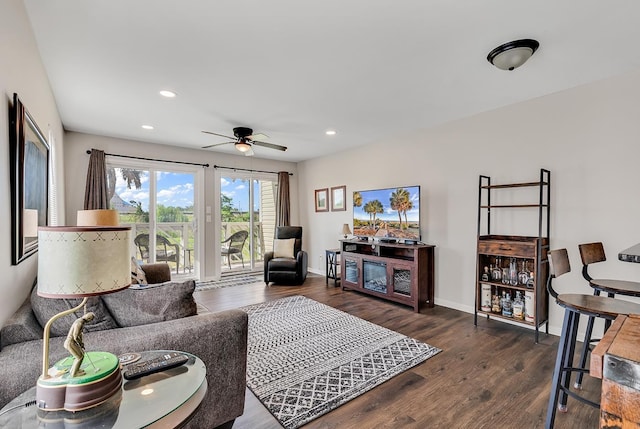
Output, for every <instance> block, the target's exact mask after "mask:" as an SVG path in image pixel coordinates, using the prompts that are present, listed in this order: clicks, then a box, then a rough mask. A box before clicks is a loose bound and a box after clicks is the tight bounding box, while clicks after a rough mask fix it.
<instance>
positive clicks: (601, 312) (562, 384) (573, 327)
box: [545, 249, 640, 429]
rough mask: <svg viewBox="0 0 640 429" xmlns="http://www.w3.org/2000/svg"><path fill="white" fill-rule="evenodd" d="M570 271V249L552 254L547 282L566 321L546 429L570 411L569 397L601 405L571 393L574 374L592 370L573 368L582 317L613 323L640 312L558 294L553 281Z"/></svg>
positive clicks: (632, 306) (628, 305)
mask: <svg viewBox="0 0 640 429" xmlns="http://www.w3.org/2000/svg"><path fill="white" fill-rule="evenodd" d="M570 271H571V266H570V264H569V255H568V254H567V249H558V250H551V251H549V278H548V280H547V291H548V292H549V294H550V295H551V296H553V297H554V298H555V299H556V303H557V304H558V305H560V306H561V307H564V309H565V312H564V321H563V324H562V334H561V336H560V343H559V344H558V354H557V355H556V362H555V367H554V370H553V379H552V382H551V396H550V397H549V405H548V407H547V419H546V423H545V428H546V429H551V428H553V424H554V421H555V417H556V409H557V410H559V411H561V412H566V411H567V399H568V397H569V396H571V397H572V398H575V399H577V400H578V401H580V402H583V403H585V404H588V405H591V406H593V407H596V408H600V404H599V403H596V402H593V401H590V400H588V399H586V398H583V397H581V396H579V395H578V394H577V393H575V392H573V391H571V390H570V385H571V373H573V372H576V373H579V374H580V373H585V372H588V371H589V370H588V369H586V368H584V366H580V367H573V366H572V365H573V357H574V354H575V346H576V337H577V333H578V324H579V322H580V315H582V314H584V315H587V316H590V317H600V318H603V319H605V320H613V319H615V318H616V317H617V316H618V315H619V314H624V315H629V314H638V313H640V304H636V303H633V302H629V301H623V300H620V299H613V298H609V297H604V296H598V295H586V294H558V293H557V292H556V291H555V290H554V289H553V285H552V280H553V279H554V278H557V277H560V276H561V275H563V274H566V273H568V272H570Z"/></svg>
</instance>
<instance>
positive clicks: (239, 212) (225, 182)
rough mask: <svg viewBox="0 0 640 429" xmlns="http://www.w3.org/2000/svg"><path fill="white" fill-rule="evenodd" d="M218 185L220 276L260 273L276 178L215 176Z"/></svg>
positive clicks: (270, 228) (271, 228) (270, 243)
mask: <svg viewBox="0 0 640 429" xmlns="http://www.w3.org/2000/svg"><path fill="white" fill-rule="evenodd" d="M216 177H219V183H220V188H219V189H220V210H219V213H220V219H219V220H220V237H221V243H220V256H221V258H220V261H219V264H220V265H219V272H221V273H222V274H226V273H233V272H242V271H258V270H262V261H263V256H264V254H265V252H268V251H270V250H272V247H273V234H274V231H275V223H276V212H275V197H276V194H277V193H276V187H277V177H276V176H275V175H272V174H255V173H254V174H251V173H240V172H233V173H229V172H222V173H218V176H216Z"/></svg>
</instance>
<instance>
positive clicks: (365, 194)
mask: <svg viewBox="0 0 640 429" xmlns="http://www.w3.org/2000/svg"><path fill="white" fill-rule="evenodd" d="M402 188H404V189H406V190H407V191H409V196H410V199H411V201H412V202H413V208H412V209H411V210H409V211H408V212H407V220H409V221H411V222H418V221H419V220H420V187H419V186H403V187H402ZM396 189H398V188H388V189H378V190H372V191H360V194H361V195H362V206H360V207H353V217H354V219H360V220H369V214H368V213H365V211H364V210H363V209H364V205H365V204H366V203H367V202H368V201H373V200H379V201H380V202H381V203H382V206H383V207H384V213H382V214H378V215H376V218H377V219H381V220H387V221H394V220H396V221H397V220H398V212H397V211H396V210H393V209H391V204H390V203H389V199H390V198H391V194H392V193H393V192H395V191H396ZM402 220H404V215H403V216H402Z"/></svg>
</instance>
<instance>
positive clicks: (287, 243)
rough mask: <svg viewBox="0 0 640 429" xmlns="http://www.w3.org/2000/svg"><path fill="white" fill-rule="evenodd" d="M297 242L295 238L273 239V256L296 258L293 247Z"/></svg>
mask: <svg viewBox="0 0 640 429" xmlns="http://www.w3.org/2000/svg"><path fill="white" fill-rule="evenodd" d="M295 244H296V239H295V238H278V239H275V240H273V257H274V258H295V256H294V254H293V247H294V245H295Z"/></svg>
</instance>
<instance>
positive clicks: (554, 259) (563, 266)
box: [547, 249, 571, 298]
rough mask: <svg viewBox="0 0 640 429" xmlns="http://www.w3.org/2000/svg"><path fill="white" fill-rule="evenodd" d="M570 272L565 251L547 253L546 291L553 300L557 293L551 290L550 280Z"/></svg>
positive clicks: (567, 255)
mask: <svg viewBox="0 0 640 429" xmlns="http://www.w3.org/2000/svg"><path fill="white" fill-rule="evenodd" d="M569 272H571V264H570V263H569V253H568V252H567V249H557V250H550V251H549V278H548V279H547V291H548V292H549V294H550V295H551V296H553V297H554V298H557V297H558V292H556V291H555V290H554V289H553V286H552V284H551V281H552V279H554V278H556V277H560V276H561V275H563V274H566V273H569Z"/></svg>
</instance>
